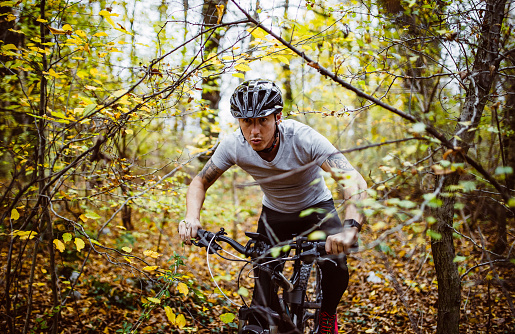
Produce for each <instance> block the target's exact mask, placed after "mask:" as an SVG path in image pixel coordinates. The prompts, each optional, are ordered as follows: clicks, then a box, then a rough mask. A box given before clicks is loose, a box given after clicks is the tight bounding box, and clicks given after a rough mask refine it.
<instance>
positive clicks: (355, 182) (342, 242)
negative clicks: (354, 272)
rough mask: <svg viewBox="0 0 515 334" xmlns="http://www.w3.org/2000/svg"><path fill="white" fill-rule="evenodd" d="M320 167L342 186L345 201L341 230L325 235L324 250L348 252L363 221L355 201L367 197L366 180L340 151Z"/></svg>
mask: <svg viewBox="0 0 515 334" xmlns="http://www.w3.org/2000/svg"><path fill="white" fill-rule="evenodd" d="M321 167H322V169H323V170H324V171H326V172H328V173H331V176H332V177H333V179H335V180H336V181H337V182H339V183H340V184H341V185H342V186H343V199H344V200H345V201H346V203H347V204H346V208H345V215H344V227H343V231H342V232H341V233H338V234H334V235H331V236H329V237H327V240H326V251H327V253H329V254H338V253H348V252H349V249H350V248H351V247H352V246H353V245H354V244H355V243H356V241H357V240H358V233H359V230H360V229H361V225H362V224H363V221H364V217H363V215H362V214H361V213H360V212H359V210H358V208H357V207H356V204H355V203H356V202H359V201H361V200H363V199H365V198H366V197H367V192H366V189H367V182H366V181H365V179H364V178H363V176H361V174H360V173H359V172H358V171H357V170H355V169H354V167H352V165H351V164H350V163H349V161H348V160H347V159H346V158H345V156H344V155H343V154H341V153H337V154H333V155H331V156H330V157H329V158H327V160H326V161H324V163H323V164H322V166H321ZM353 220H354V221H355V222H356V223H357V224H359V227H358V226H351V225H353V224H356V223H354V222H352V221H353Z"/></svg>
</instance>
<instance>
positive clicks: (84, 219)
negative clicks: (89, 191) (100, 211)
mask: <svg viewBox="0 0 515 334" xmlns="http://www.w3.org/2000/svg"><path fill="white" fill-rule="evenodd" d="M79 219H80V220H82V221H83V222H87V221H88V217H86V215H84V214H82V215H80V216H79Z"/></svg>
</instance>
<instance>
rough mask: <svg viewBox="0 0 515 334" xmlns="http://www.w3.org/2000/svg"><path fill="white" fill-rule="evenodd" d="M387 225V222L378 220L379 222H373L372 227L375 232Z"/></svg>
mask: <svg viewBox="0 0 515 334" xmlns="http://www.w3.org/2000/svg"><path fill="white" fill-rule="evenodd" d="M386 226H387V225H386V223H385V222H377V223H375V224H373V225H372V226H370V228H371V229H372V231H373V232H377V231H379V230H382V229H383V228H385V227H386Z"/></svg>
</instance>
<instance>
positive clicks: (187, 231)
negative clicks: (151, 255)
mask: <svg viewBox="0 0 515 334" xmlns="http://www.w3.org/2000/svg"><path fill="white" fill-rule="evenodd" d="M223 172H224V171H223V170H221V169H220V168H218V167H216V165H215V164H214V163H213V162H212V161H211V159H209V161H208V162H207V163H206V165H205V166H204V168H203V169H202V171H201V172H200V173H199V174H198V175H197V176H195V177H194V178H193V180H192V181H191V183H190V186H189V187H188V192H187V193H186V217H185V218H184V220H183V221H181V222H180V223H179V236H180V237H181V239H182V240H183V241H185V242H186V243H189V242H190V240H191V238H194V237H196V236H197V230H198V229H199V228H201V227H202V224H201V223H200V210H201V209H202V205H203V204H204V199H205V198H206V191H207V189H209V187H211V185H212V184H213V183H214V182H215V181H216V180H217V179H218V178H219V177H220V175H222V174H223Z"/></svg>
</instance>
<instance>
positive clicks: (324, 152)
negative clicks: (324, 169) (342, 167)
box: [306, 127, 338, 166]
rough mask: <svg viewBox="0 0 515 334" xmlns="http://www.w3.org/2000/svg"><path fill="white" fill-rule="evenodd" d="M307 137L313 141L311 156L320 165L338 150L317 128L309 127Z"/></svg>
mask: <svg viewBox="0 0 515 334" xmlns="http://www.w3.org/2000/svg"><path fill="white" fill-rule="evenodd" d="M308 132H309V133H308V134H307V136H306V137H307V138H309V141H310V142H311V158H312V159H313V160H316V161H317V163H318V165H319V166H321V165H322V164H323V163H324V161H326V160H327V158H328V157H329V156H330V155H332V154H334V153H336V152H338V150H337V149H336V147H334V145H333V144H331V142H330V141H329V140H328V139H327V138H326V137H324V136H322V135H321V134H320V133H318V132H317V131H316V130H314V129H312V128H309V127H308Z"/></svg>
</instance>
